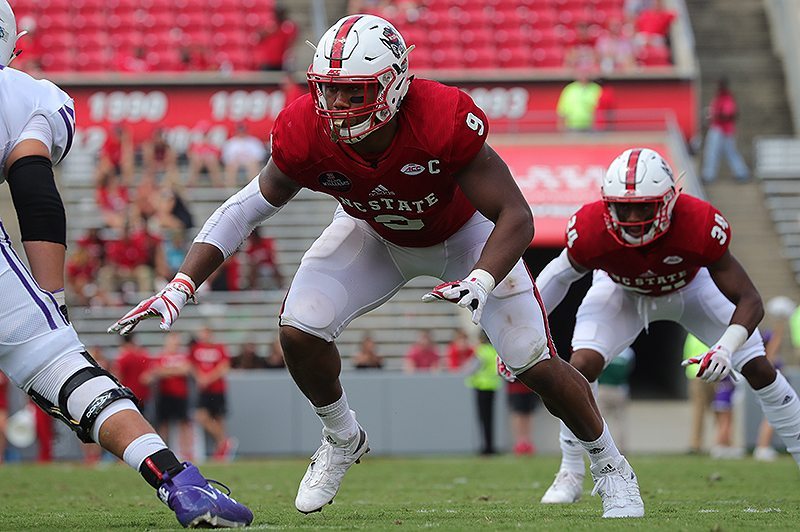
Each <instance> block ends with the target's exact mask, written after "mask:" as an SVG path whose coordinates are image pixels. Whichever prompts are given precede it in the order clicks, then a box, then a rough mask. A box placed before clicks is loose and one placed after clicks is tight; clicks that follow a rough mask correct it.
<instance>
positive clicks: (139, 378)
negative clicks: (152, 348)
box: [112, 334, 153, 414]
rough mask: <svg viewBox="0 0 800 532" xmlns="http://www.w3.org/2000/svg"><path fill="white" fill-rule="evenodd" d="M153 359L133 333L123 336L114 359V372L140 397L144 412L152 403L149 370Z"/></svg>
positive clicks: (140, 404) (140, 407)
mask: <svg viewBox="0 0 800 532" xmlns="http://www.w3.org/2000/svg"><path fill="white" fill-rule="evenodd" d="M152 364H153V359H152V358H150V353H149V352H148V351H147V349H146V348H144V347H142V346H140V345H139V344H138V343H136V337H135V335H133V334H129V335H128V336H123V337H122V345H121V346H120V348H119V351H118V353H117V358H116V359H114V363H113V364H112V366H113V369H114V370H113V372H112V373H113V374H114V375H116V376H117V378H118V379H119V380H120V382H122V384H123V385H125V386H127V387H128V388H130V389H131V391H132V392H133V393H134V395H136V398H137V399H139V404H138V405H137V406H138V407H139V410H141V411H142V413H143V414H144V413H149V412H148V406H149V403H150V395H151V394H150V384H149V377H148V372H149V371H150V370H151V369H152Z"/></svg>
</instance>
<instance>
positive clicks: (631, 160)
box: [625, 149, 642, 190]
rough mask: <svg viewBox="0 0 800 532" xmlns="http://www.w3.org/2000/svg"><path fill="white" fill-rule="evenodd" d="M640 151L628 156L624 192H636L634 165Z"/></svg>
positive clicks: (637, 161) (636, 162)
mask: <svg viewBox="0 0 800 532" xmlns="http://www.w3.org/2000/svg"><path fill="white" fill-rule="evenodd" d="M641 153H642V150H640V149H639V150H633V151H632V152H631V154H630V156H628V169H627V170H626V171H625V190H636V165H637V164H638V163H639V155H641Z"/></svg>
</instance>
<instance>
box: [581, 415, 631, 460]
mask: <svg viewBox="0 0 800 532" xmlns="http://www.w3.org/2000/svg"><path fill="white" fill-rule="evenodd" d="M581 444H582V445H583V448H584V449H586V452H588V453H589V462H590V465H591V464H596V463H598V462H605V461H608V460H611V459H612V458H616V457H618V456H622V455H621V454H620V452H619V449H617V444H615V443H614V438H612V437H611V432H610V431H609V430H608V425H606V422H605V421H603V433H602V434H601V435H600V437H599V438H597V439H596V440H595V441H581Z"/></svg>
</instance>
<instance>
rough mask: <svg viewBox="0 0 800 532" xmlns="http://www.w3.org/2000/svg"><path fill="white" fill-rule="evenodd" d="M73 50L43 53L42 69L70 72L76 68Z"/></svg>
mask: <svg viewBox="0 0 800 532" xmlns="http://www.w3.org/2000/svg"><path fill="white" fill-rule="evenodd" d="M74 60H75V58H74V55H73V53H72V50H53V51H50V52H46V53H44V54H42V60H41V63H42V70H44V71H46V72H69V71H71V70H75V65H74Z"/></svg>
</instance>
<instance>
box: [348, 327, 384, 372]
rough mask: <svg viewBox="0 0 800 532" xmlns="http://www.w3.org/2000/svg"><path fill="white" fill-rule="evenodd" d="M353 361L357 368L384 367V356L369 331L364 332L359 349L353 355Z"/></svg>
mask: <svg viewBox="0 0 800 532" xmlns="http://www.w3.org/2000/svg"><path fill="white" fill-rule="evenodd" d="M352 362H353V367H354V368H355V369H382V368H383V357H381V356H380V355H379V354H378V348H377V346H376V345H375V340H374V339H373V338H372V336H370V335H369V333H367V334H364V336H363V337H362V338H361V344H359V348H358V351H356V352H355V354H354V355H353V358H352Z"/></svg>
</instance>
